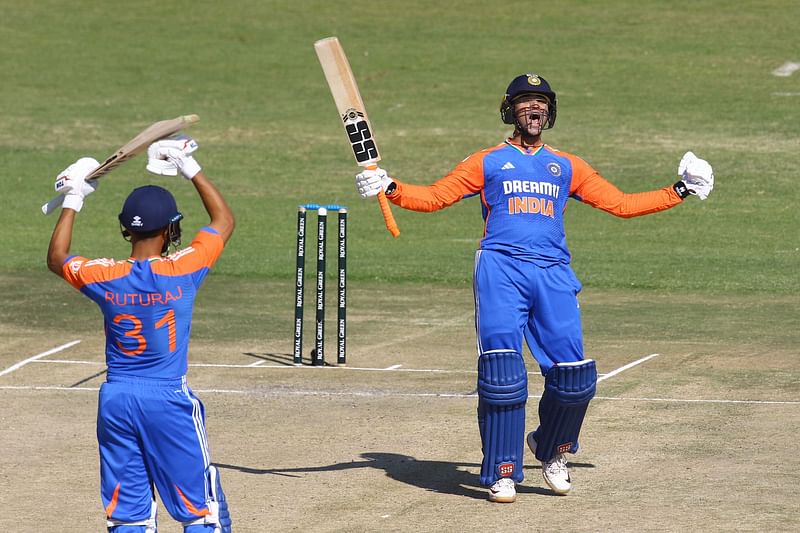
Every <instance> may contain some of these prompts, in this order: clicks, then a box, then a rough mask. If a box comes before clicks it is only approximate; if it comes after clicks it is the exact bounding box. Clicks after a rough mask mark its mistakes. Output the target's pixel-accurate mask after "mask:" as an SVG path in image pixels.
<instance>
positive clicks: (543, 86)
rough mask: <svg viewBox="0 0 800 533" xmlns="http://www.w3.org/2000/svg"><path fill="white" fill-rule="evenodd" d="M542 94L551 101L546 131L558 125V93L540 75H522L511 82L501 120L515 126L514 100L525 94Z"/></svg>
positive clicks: (505, 96)
mask: <svg viewBox="0 0 800 533" xmlns="http://www.w3.org/2000/svg"><path fill="white" fill-rule="evenodd" d="M531 93H533V94H541V95H543V96H545V97H546V98H547V99H548V100H550V109H549V111H548V115H547V125H546V126H545V129H549V128H552V127H553V126H554V125H555V123H556V110H557V102H556V93H555V91H553V89H551V88H550V84H549V83H547V80H546V79H544V78H543V77H541V76H539V75H538V74H521V75H519V76H517V77H516V78H514V79H513V80H511V83H510V84H509V85H508V89H506V94H505V95H504V96H503V100H502V102H500V118H501V119H502V120H503V123H505V124H514V120H515V119H514V100H516V99H517V98H518V97H520V96H522V95H523V94H531Z"/></svg>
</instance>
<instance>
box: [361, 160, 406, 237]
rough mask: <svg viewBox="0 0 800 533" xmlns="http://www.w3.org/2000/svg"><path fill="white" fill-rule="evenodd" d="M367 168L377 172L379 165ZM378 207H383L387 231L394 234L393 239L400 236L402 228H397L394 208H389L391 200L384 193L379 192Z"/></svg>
mask: <svg viewBox="0 0 800 533" xmlns="http://www.w3.org/2000/svg"><path fill="white" fill-rule="evenodd" d="M366 168H368V169H369V170H375V169H376V168H378V165H369V166H367V167H366ZM378 205H380V206H381V213H383V222H384V223H385V224H386V229H388V230H389V233H391V234H392V237H399V236H400V228H398V227H397V222H396V221H395V219H394V215H393V214H392V208H391V207H389V200H388V199H387V198H386V194H385V193H384V192H383V191H378Z"/></svg>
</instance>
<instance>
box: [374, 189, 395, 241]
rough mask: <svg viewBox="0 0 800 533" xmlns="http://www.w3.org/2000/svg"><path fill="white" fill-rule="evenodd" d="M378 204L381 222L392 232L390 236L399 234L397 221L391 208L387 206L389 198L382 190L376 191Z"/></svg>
mask: <svg viewBox="0 0 800 533" xmlns="http://www.w3.org/2000/svg"><path fill="white" fill-rule="evenodd" d="M378 204H379V205H380V206H381V213H383V222H384V223H385V224H386V229H388V230H389V233H391V234H392V237H398V236H399V235H400V228H398V227H397V222H396V221H395V219H394V215H393V214H392V208H391V207H389V200H388V199H387V198H386V195H385V194H384V192H383V191H380V192H379V193H378Z"/></svg>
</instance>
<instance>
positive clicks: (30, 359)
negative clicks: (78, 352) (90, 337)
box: [0, 339, 81, 376]
mask: <svg viewBox="0 0 800 533" xmlns="http://www.w3.org/2000/svg"><path fill="white" fill-rule="evenodd" d="M79 342H81V340H80V339H78V340H75V341H72V342H68V343H66V344H62V345H61V346H56V347H55V348H53V349H52V350H47V351H46V352H42V353H40V354H38V355H34V356H33V357H28V358H27V359H25V360H24V361H20V362H19V363H16V364H13V365H11V366H10V367H8V368H6V369H5V370H3V371H2V372H0V376H4V375H6V374H10V373H11V372H14V371H15V370H17V369H20V368H22V367H23V366H25V365H27V364H28V363H32V362H34V361H36V360H37V359H41V358H42V357H47V356H48V355H50V354H54V353H57V352H60V351H61V350H66V349H67V348H69V347H71V346H75V345H76V344H78V343H79Z"/></svg>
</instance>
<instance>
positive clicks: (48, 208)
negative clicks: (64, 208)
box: [42, 194, 64, 215]
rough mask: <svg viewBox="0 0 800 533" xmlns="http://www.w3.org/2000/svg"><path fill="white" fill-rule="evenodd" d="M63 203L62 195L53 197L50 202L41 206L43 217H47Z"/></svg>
mask: <svg viewBox="0 0 800 533" xmlns="http://www.w3.org/2000/svg"><path fill="white" fill-rule="evenodd" d="M63 203H64V195H63V194H59V195H56V196H54V197H53V199H52V200H50V201H49V202H47V203H46V204H44V205H43V206H42V213H44V214H45V215H49V214H50V213H52V212H53V211H55V210H56V209H58V208H59V207H61V204H63Z"/></svg>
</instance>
